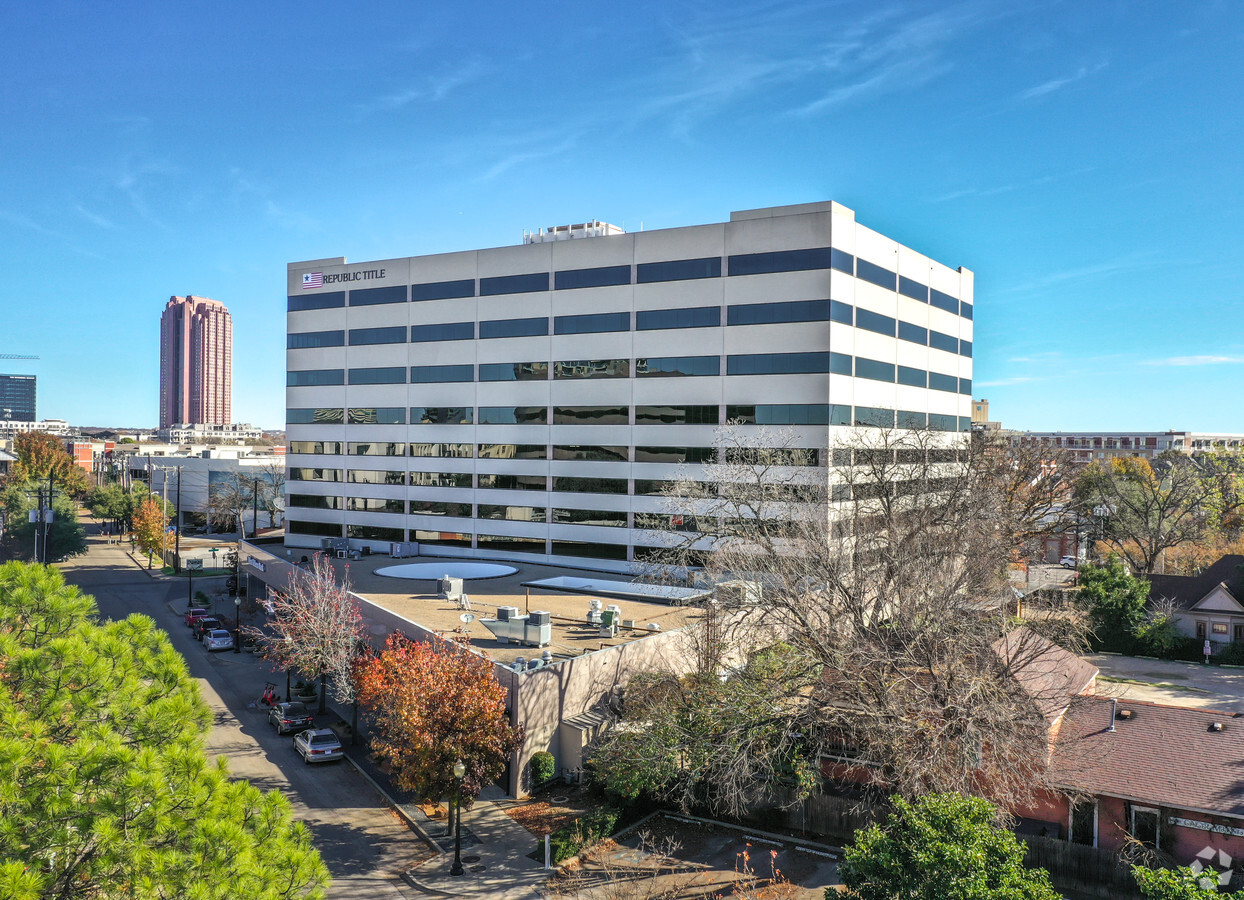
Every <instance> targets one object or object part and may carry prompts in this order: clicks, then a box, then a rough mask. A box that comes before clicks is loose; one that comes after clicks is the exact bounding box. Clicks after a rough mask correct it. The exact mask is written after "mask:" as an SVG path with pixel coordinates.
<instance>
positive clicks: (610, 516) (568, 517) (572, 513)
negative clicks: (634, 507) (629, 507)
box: [552, 509, 626, 528]
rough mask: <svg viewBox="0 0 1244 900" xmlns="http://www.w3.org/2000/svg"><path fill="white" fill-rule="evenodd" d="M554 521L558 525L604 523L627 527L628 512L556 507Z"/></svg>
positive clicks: (605, 524) (616, 526)
mask: <svg viewBox="0 0 1244 900" xmlns="http://www.w3.org/2000/svg"><path fill="white" fill-rule="evenodd" d="M552 521H553V523H554V524H557V525H604V526H609V527H614V528H625V527H626V513H624V512H618V511H615V510H608V509H554V510H553V519H552Z"/></svg>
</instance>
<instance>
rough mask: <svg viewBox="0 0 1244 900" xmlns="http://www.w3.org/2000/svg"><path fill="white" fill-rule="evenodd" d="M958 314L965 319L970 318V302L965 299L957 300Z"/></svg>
mask: <svg viewBox="0 0 1244 900" xmlns="http://www.w3.org/2000/svg"><path fill="white" fill-rule="evenodd" d="M959 315H961V316H963V318H965V319H970V318H972V304H971V303H968V302H966V301H963V300H960V301H959Z"/></svg>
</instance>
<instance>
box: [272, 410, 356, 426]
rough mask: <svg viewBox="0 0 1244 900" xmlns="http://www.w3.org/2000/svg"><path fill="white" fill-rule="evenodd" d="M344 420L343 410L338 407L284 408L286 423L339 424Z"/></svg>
mask: <svg viewBox="0 0 1244 900" xmlns="http://www.w3.org/2000/svg"><path fill="white" fill-rule="evenodd" d="M345 420H346V416H345V410H343V409H341V408H340V407H333V408H327V409H326V408H324V407H316V408H312V409H287V410H285V423H286V424H287V425H341V424H343V423H344V422H345Z"/></svg>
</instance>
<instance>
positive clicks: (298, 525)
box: [285, 519, 341, 537]
mask: <svg viewBox="0 0 1244 900" xmlns="http://www.w3.org/2000/svg"><path fill="white" fill-rule="evenodd" d="M285 529H286V530H287V531H289V533H290V534H314V535H319V536H321V537H341V526H340V525H336V524H333V523H332V522H295V521H294V520H293V519H289V520H287V521H286V522H285Z"/></svg>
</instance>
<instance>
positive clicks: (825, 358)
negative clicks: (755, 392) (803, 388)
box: [726, 352, 829, 375]
mask: <svg viewBox="0 0 1244 900" xmlns="http://www.w3.org/2000/svg"><path fill="white" fill-rule="evenodd" d="M828 371H829V354H828V353H824V352H818V353H747V354H740V355H737V356H728V357H726V374H727V375H791V374H803V373H811V372H828Z"/></svg>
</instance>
